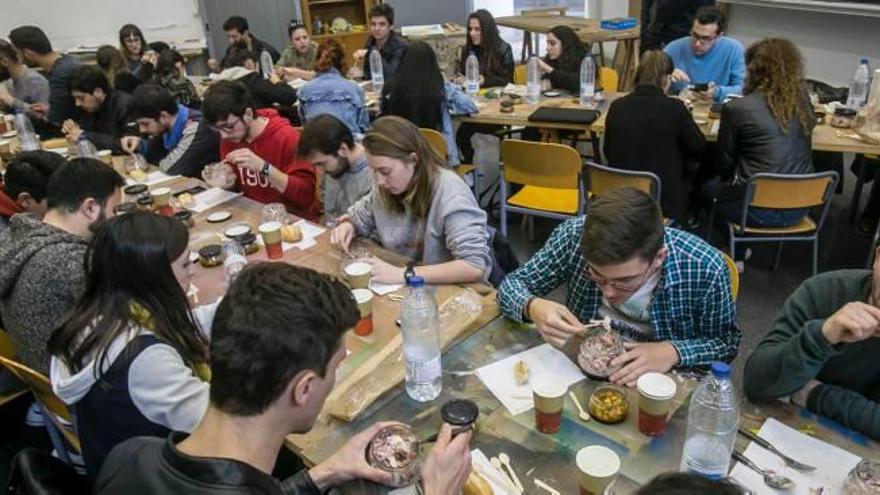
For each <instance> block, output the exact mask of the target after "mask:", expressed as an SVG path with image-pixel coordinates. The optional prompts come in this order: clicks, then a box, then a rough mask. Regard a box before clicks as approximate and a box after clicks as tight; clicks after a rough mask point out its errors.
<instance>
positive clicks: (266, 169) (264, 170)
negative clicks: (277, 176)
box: [260, 162, 272, 177]
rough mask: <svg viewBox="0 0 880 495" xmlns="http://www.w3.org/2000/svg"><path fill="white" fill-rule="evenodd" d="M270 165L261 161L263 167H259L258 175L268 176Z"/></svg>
mask: <svg viewBox="0 0 880 495" xmlns="http://www.w3.org/2000/svg"><path fill="white" fill-rule="evenodd" d="M271 166H272V165H269V162H263V168H261V169H260V175H262V176H263V177H268V176H269V168H270V167H271Z"/></svg>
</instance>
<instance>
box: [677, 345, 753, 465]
mask: <svg viewBox="0 0 880 495" xmlns="http://www.w3.org/2000/svg"><path fill="white" fill-rule="evenodd" d="M738 425H739V410H738V407H737V400H736V394H735V393H734V391H733V383H732V382H731V381H730V366H728V365H727V364H725V363H712V374H711V375H708V376H707V377H706V378H704V379H703V381H702V382H700V385H699V386H698V387H697V389H696V390H695V391H694V393H693V395H691V405H690V408H689V409H688V423H687V435H686V436H685V443H684V449H683V450H682V454H681V470H682V471H685V472H693V473H697V474H701V475H703V476H706V477H708V478H712V479H720V478H723V477H725V476H727V468H728V466H729V464H730V455H731V453H732V452H733V444H734V442H735V441H736V429H737V426H738Z"/></svg>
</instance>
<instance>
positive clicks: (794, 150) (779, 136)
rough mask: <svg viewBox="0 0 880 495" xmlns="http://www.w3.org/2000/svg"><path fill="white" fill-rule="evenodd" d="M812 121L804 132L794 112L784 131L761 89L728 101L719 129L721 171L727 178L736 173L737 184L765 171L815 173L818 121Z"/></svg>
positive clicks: (722, 113) (719, 162)
mask: <svg viewBox="0 0 880 495" xmlns="http://www.w3.org/2000/svg"><path fill="white" fill-rule="evenodd" d="M803 97H804V98H807V95H806V93H805V94H804V96H803ZM812 124H813V125H811V126H810V132H808V133H804V132H803V130H801V126H800V123H799V122H798V119H797V116H792V118H791V121H789V123H788V132H787V133H783V132H782V129H780V127H779V124H778V123H777V122H776V120H775V119H774V118H773V115H772V114H771V113H770V107H768V106H767V99H766V98H765V97H764V94H763V93H761V92H754V93H751V94H748V95H746V96H745V97H743V98H738V99H735V100H733V101H731V102H729V103H727V104H725V105H724V107H723V108H722V110H721V126H720V128H719V130H718V160H717V163H718V172H719V173H720V174H721V176H722V177H723V178H725V179H729V178H731V177H735V179H734V183H735V184H739V183H743V182H745V181H746V180H748V178H749V177H751V176H753V175H755V174H757V173H761V172H769V173H775V174H809V173H812V172H813V151H812V146H813V145H812V142H813V132H812V130H813V126H814V125H815V121H812Z"/></svg>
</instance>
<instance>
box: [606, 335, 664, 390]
mask: <svg viewBox="0 0 880 495" xmlns="http://www.w3.org/2000/svg"><path fill="white" fill-rule="evenodd" d="M623 346H624V348H625V349H626V352H624V353H623V354H621V355H620V356H617V357H616V358H614V359H613V360H611V366H612V367H613V368H616V369H617V370H616V371H615V372H614V373H612V374H611V376H609V377H608V379H609V380H611V382H612V383H616V384H618V385H626V386H627V387H634V386H635V384H636V380H638V379H639V377H640V376H642V375H644V374H645V373H649V372H652V371H653V372H656V373H666V372H667V371H669V370H671V369H672V367H673V366H675V365H676V364H678V359H679V358H678V351H676V350H675V347H674V346H673V345H672V344H670V343H669V342H649V343H644V344H641V343H633V342H624V343H623Z"/></svg>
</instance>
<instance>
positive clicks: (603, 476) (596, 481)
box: [575, 445, 620, 495]
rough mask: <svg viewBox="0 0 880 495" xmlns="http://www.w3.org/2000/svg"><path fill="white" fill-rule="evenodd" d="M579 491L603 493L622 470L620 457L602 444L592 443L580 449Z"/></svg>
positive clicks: (582, 493) (593, 493) (581, 493)
mask: <svg viewBox="0 0 880 495" xmlns="http://www.w3.org/2000/svg"><path fill="white" fill-rule="evenodd" d="M575 462H576V463H577V467H578V472H579V473H578V493H579V494H580V495H601V494H602V493H604V492H605V489H606V488H608V487H609V486H611V483H613V482H614V478H616V477H617V473H618V472H619V471H620V457H618V456H617V454H615V453H614V451H613V450H611V449H609V448H608V447H603V446H601V445H590V446H589V447H584V448H582V449H581V450H579V451H578V453H577V457H576V458H575Z"/></svg>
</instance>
